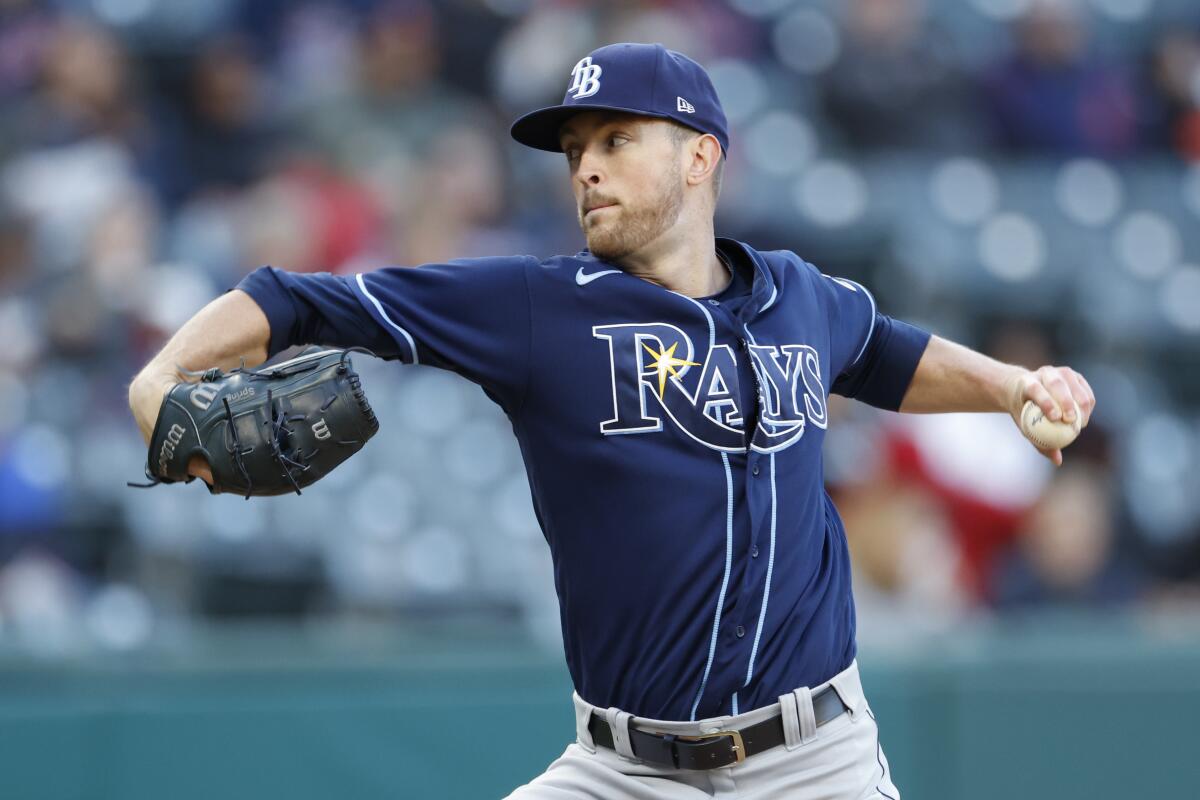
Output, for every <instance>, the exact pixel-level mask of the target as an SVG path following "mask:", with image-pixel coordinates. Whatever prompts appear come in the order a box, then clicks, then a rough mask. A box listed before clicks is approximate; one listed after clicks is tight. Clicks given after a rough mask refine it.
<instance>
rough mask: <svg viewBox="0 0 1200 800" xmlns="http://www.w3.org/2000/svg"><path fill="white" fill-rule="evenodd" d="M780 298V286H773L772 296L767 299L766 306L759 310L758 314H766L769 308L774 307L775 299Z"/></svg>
mask: <svg viewBox="0 0 1200 800" xmlns="http://www.w3.org/2000/svg"><path fill="white" fill-rule="evenodd" d="M778 296H779V287H778V286H772V287H771V296H770V297H768V298H767V302H766V304H765V305H764V306H763V307H762V308H760V309H759V310H758V313H760V314H761V313H762V312H764V311H766V310H767V309H768V308H770V307H771V306H772V305H773V304H774V303H775V299H776V298H777V297H778Z"/></svg>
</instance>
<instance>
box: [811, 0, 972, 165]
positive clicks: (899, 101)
mask: <svg viewBox="0 0 1200 800" xmlns="http://www.w3.org/2000/svg"><path fill="white" fill-rule="evenodd" d="M843 8H844V14H845V19H844V23H843V24H844V33H845V41H844V42H843V43H842V49H841V54H840V55H839V57H838V59H837V61H836V62H834V64H833V66H832V67H831V68H830V69H829V72H828V75H827V76H826V78H825V79H824V80H823V81H822V91H823V96H824V105H825V110H826V112H827V113H828V115H829V118H830V120H831V121H832V122H833V123H834V124H835V125H836V126H837V128H838V132H839V133H840V134H841V135H842V136H844V137H845V139H846V141H847V142H848V143H849V144H850V145H851V146H853V147H855V148H857V149H861V150H878V149H908V148H931V149H963V148H971V149H973V146H974V145H976V144H978V143H979V141H980V136H981V132H980V131H979V130H978V128H977V126H976V125H975V124H974V121H973V118H972V116H971V114H970V111H971V109H970V106H969V104H968V103H967V96H968V95H967V85H966V82H965V79H964V76H963V75H962V73H961V71H960V69H959V68H958V66H957V64H956V63H955V61H954V58H953V52H952V45H951V44H950V43H949V42H948V41H945V40H944V38H942V37H939V36H937V35H936V34H935V33H934V32H933V31H931V30H930V29H929V28H928V27H927V26H926V20H925V15H924V2H922V0H852V2H849V3H847V4H845V5H844V6H843Z"/></svg>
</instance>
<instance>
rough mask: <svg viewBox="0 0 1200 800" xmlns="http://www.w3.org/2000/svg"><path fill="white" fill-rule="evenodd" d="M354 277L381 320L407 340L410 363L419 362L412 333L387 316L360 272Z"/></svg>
mask: <svg viewBox="0 0 1200 800" xmlns="http://www.w3.org/2000/svg"><path fill="white" fill-rule="evenodd" d="M354 278H355V280H356V281H357V282H358V288H359V290H360V291H361V292H362V293H363V295H365V296H366V298H367V299H368V300H370V301H371V303H372V304H373V305H374V306H375V310H376V311H378V312H379V316H381V317H383V321H384V322H386V323H387V324H388V325H391V326H392V327H393V328H395V329H396V330H398V331H400V335H401V336H403V337H404V339H405V341H407V342H408V349H409V350H411V351H412V363H414V364H419V363H421V362H420V360H419V359H418V357H417V343H416V342H414V341H413V337H412V335H411V334H409V332H408V331H406V330H404V328H401V327H400V326H399V325H397V324H396V323H395V322H393V321H392V318H391V317H389V316H388V313H387V312H386V311H384V310H383V305H382V304H381V303H380V302H379V301H378V300H376V299H375V295H373V294H371V293H370V292H369V291H367V284H366V283H365V282H364V281H363V276H362V273H361V272H360V273H358V274H357V275H355V276H354Z"/></svg>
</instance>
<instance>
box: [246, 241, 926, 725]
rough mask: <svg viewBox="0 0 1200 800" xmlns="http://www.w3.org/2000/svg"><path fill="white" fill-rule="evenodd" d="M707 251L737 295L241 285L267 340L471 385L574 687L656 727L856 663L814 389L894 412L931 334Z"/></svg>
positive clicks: (762, 256)
mask: <svg viewBox="0 0 1200 800" xmlns="http://www.w3.org/2000/svg"><path fill="white" fill-rule="evenodd" d="M717 243H718V247H719V248H720V250H721V252H723V253H724V254H725V255H726V257H727V258H728V259H729V260H730V262H731V263H733V264H735V265H740V267H741V268H742V269H743V270H744V271H745V274H744V277H743V282H742V287H743V291H742V292H741V293H740V294H741V296H740V297H739V292H738V291H737V286H736V285H735V286H734V287H731V291H729V292H726V293H723V294H722V295H718V296H715V297H712V298H699V299H697V298H689V297H686V296H684V295H682V294H679V293H676V292H673V291H669V290H667V289H664V288H663V287H661V286H658V285H656V284H653V283H651V282H649V281H646V280H642V279H640V278H637V277H634V276H632V275H629V274H627V273H625V272H623V271H621V270H620V269H618V268H616V267H615V266H613V265H611V264H608V263H605V262H603V261H599V260H597V259H596V258H595V257H593V256H592V255H590V254H589V253H587V252H586V251H585V252H583V253H580V254H578V255H575V256H556V257H554V258H550V259H547V260H545V261H541V260H539V259H537V258H534V257H532V256H513V257H504V258H484V259H472V260H463V261H456V262H451V263H448V264H431V265H425V266H422V267H417V268H389V269H382V270H378V271H375V272H368V273H363V274H359V275H353V276H345V277H340V276H333V275H329V274H315V275H313V274H294V273H289V272H284V271H280V270H276V269H271V268H264V269H260V270H257V271H256V272H254V273H252V274H251V275H250V276H248V277H247V278H246V279H245V280H244V281H243V282H242V283H241V285H240V288H242V289H243V290H245V291H246V292H248V293H249V294H250V295H251V296H252V297H253V298H254V299H255V300H256V301H257V302H258V304H259V305H260V306H262V308H263V310H264V311H265V312H266V315H267V317H268V319H269V321H270V325H271V342H270V346H269V349H270V351H271V353H272V354H273V353H275V352H278V351H279V350H281V349H283V348H284V347H286V346H288V345H291V344H300V343H305V344H307V343H315V344H328V345H339V346H349V345H363V346H366V347H369V348H371V349H372V350H374V351H375V352H376V353H379V354H381V355H384V356H386V357H389V358H398V359H400V360H402V361H404V362H406V363H415V364H429V365H433V366H438V367H443V368H446V369H451V370H454V371H455V372H458V373H460V374H462V375H463V376H465V377H466V378H468V379H470V380H472V381H474V382H476V383H478V384H479V385H480V386H482V387H483V389H484V391H485V392H486V393H487V395H488V396H489V397H491V398H492V399H493V400H494V401H495V402H497V403H498V404H499V405H500V406H501V408H503V409H504V411H505V413H506V414H507V415H508V417H509V419H510V420H511V422H512V426H513V430H514V432H515V433H516V436H517V440H518V442H519V444H520V448H521V453H522V456H523V458H524V461H525V467H526V469H527V471H528V475H529V485H530V489H531V491H532V495H533V505H534V509H535V512H536V514H537V518H538V521H539V522H540V524H541V526H542V531H543V533H544V534H545V537H546V541H547V542H548V543H549V545H550V549H551V553H552V555H553V561H554V576H555V586H556V589H557V591H558V597H559V602H560V613H561V618H562V630H563V643H564V646H565V649H566V660H567V665H568V667H569V669H570V672H571V676H572V678H573V679H574V683H575V688H576V690H577V691H578V692H579V694H580V696H581V697H583V698H584V699H585V700H587V701H588V702H589V703H592V704H593V705H597V706H600V707H607V706H617V707H619V708H621V709H624V710H626V711H629V712H632V713H633V714H635V715H637V716H643V717H652V718H657V719H677V720H687V719H699V718H703V717H709V716H717V715H721V714H730V713H739V712H745V711H748V710H750V709H753V708H757V707H759V706H763V705H767V704H770V703H773V702H775V701H776V700H777V698H778V697H779V695H781V694H784V693H785V692H788V691H791V690H792V689H794V688H796V687H798V686H805V685H809V686H812V685H816V684H819V683H821V682H823V681H825V680H827V679H829V678H830V677H831V676H833V675H834V674H836V673H838V672H839V671H841V670H842V669H844V668H846V667H847V666H848V665H849V664H850V662H851V660H852V659H853V658H854V655H855V641H854V606H853V600H852V598H851V591H850V563H849V555H848V552H847V549H846V536H845V532H844V530H843V527H842V522H841V520H840V519H839V517H838V514H837V511H836V510H835V509H834V507H833V505H832V503H831V502H830V499H829V496H828V495H827V494H826V492H825V488H824V483H823V479H822V463H821V444H822V441H823V440H824V437H825V429H826V426H827V424H828V412H827V401H828V397H829V392H830V391H831V390H832V391H835V392H838V393H841V394H844V395H847V396H850V397H858V398H859V399H862V400H865V401H867V402H870V403H872V404H874V405H878V406H881V407H884V408H892V409H895V408H897V407H898V406H899V404H900V401H901V399H902V398H903V396H904V392H905V391H906V389H907V387H908V384H909V381H910V380H911V377H912V374H913V371H914V370H915V368H916V364H917V362H918V360H919V359H920V356H921V354H922V352H923V351H924V348H925V345H926V343H927V341H928V338H929V335H928V334H927V333H925V332H923V331H921V330H919V329H917V328H914V327H912V326H909V325H907V324H905V323H902V322H899V321H896V320H893V319H891V318H889V317H887V316H884V315H882V314H879V313H878V312H877V311H876V308H875V302H874V300H873V299H872V297H871V295H870V294H869V293H868V292H867V291H866V289H864V288H863V287H862V286H859V285H858V284H855V283H852V282H850V281H846V280H842V279H838V278H830V277H827V276H825V275H823V274H822V273H821V272H820V271H819V270H817V269H816V268H815V267H813V266H812V265H811V264H808V263H807V262H805V261H804V260H802V259H801V258H799V257H798V256H796V255H795V254H794V253H791V252H787V251H775V252H762V253H760V252H758V251H755V250H753V249H752V248H750V247H749V246H747V245H745V244H742V243H740V242H735V241H732V240H728V239H719V240H717ZM723 298H724V299H723ZM749 406H752V407H749Z"/></svg>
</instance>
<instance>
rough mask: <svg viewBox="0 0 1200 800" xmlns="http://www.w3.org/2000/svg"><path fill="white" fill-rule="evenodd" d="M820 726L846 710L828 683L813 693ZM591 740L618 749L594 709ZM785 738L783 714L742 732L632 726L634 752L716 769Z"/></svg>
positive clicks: (655, 760) (653, 759) (654, 760)
mask: <svg viewBox="0 0 1200 800" xmlns="http://www.w3.org/2000/svg"><path fill="white" fill-rule="evenodd" d="M812 703H813V712H814V714H815V716H816V721H817V726H818V727H819V726H821V725H824V724H825V723H826V722H829V721H831V720H834V719H837V718H838V717H840V716H841V715H842V714H844V713H845V712H846V706H845V704H843V703H842V698H841V697H839V696H838V693H837V692H836V691H834V689H833V687H832V686H827V687H825V688H824V689H822V690H821V691H819V692H817V693H816V694H814V695H813V698H812ZM588 730H589V731H590V732H591V734H592V741H593V742H595V743H596V744H598V745H600V746H601V747H607V748H608V749H610V750H615V749H616V747H614V746H613V734H612V728H610V727H609V725H608V720H606V719H604V717H602V716H600V715H599V714H597V713H596V712H594V711H593V712H592V716H591V719H589V720H588ZM784 741H785V738H784V733H783V715H782V714H780V715H776V716H774V717H771V718H770V719H766V720H763V721H762V722H759V723H757V724H754V725H751V726H749V727H747V728H742V729H741V730H739V731H715V732H713V733H706V734H703V735H700V736H678V735H675V734H671V733H650V732H648V731H642V730H638V729H637V728H636V727H634V726H633V725H632V724H631V725H630V726H629V744H630V746H631V748H632V750H633V754H634V755H635V756H637V757H638V758H640V759H642V760H643V761H648V762H650V763H652V764H659V765H662V766H665V767H676V768H678V769H716V768H717V767H727V766H729V765H730V764H734V763H737V764H740V763H742V762H743V761H745V760H746V759H747V758H749V757H750V756H752V755H755V754H756V753H761V752H763V751H764V750H770V749H771V748H772V747H777V746H779V745H781V744H783V743H784Z"/></svg>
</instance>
